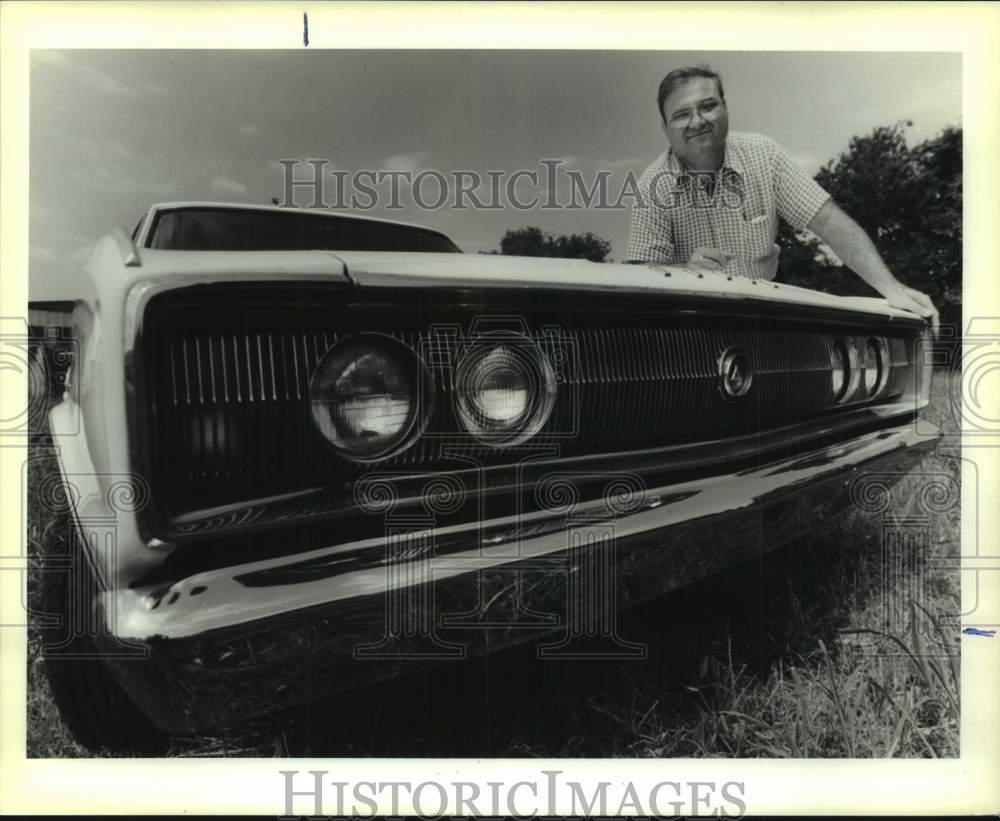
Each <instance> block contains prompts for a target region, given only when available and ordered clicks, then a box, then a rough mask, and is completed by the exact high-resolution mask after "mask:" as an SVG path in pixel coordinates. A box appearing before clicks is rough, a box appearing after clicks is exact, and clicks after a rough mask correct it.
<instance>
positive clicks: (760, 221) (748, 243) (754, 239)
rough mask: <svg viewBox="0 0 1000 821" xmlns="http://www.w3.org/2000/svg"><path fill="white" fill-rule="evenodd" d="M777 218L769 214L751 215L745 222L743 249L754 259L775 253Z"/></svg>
mask: <svg viewBox="0 0 1000 821" xmlns="http://www.w3.org/2000/svg"><path fill="white" fill-rule="evenodd" d="M775 221H776V220H775V218H774V217H773V216H771V215H769V214H761V215H756V216H754V215H751V216H750V217H748V218H746V219H744V221H743V247H744V248H746V250H747V252H748V254H749V256H750V257H751V258H753V259H757V258H760V257H766V256H770V255H771V254H773V253H774V241H775V237H776V235H777V231H776V225H775Z"/></svg>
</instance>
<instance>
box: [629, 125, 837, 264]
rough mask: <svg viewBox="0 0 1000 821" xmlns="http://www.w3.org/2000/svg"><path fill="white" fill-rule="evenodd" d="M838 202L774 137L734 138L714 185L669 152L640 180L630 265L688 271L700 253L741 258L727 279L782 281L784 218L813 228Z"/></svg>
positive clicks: (797, 226)
mask: <svg viewBox="0 0 1000 821" xmlns="http://www.w3.org/2000/svg"><path fill="white" fill-rule="evenodd" d="M829 199H830V195H829V194H828V193H827V192H826V191H824V190H823V189H822V188H821V187H820V186H819V185H818V184H817V183H816V181H815V180H813V179H812V178H811V177H810V176H809V175H808V174H806V172H805V171H803V170H802V168H801V167H800V166H799V164H798V163H796V162H795V160H793V159H792V157H791V155H790V154H789V153H788V152H787V151H786V150H785V149H784V148H782V147H781V146H780V145H778V144H777V143H776V142H775V141H774V140H772V139H771V138H770V137H765V136H763V135H762V134H750V133H745V132H730V133H729V135H728V137H727V138H726V155H725V159H724V160H723V164H722V168H721V170H720V171H719V172H717V173H716V175H715V178H714V185H711V186H709V187H708V188H706V187H705V186H704V177H699V176H695V175H692V174H689V173H688V172H687V171H685V169H684V167H683V166H682V165H681V164H680V161H679V160H678V159H677V157H676V156H675V154H674V152H673V150H667V151H665V152H664V153H663V154H661V155H660V157H659V158H658V159H657V160H656V162H654V163H653V164H652V165H650V166H649V168H647V169H646V170H645V171H644V172H643V173H642V176H641V177H639V183H638V196H637V197H636V201H635V204H634V206H633V208H632V227H631V230H630V232H629V239H628V255H627V258H628V259H629V261H638V262H666V263H676V264H684V263H686V262H687V261H688V259H690V258H691V254H692V253H693V252H694V249H695V248H698V247H701V246H708V247H711V248H719V249H721V250H723V251H726V252H728V253H730V254H732V255H733V258H732V259H730V261H729V262H728V263H727V264H726V266H725V267H724V268H723V269H722V270H723V271H724V272H725V273H728V274H735V275H739V276H745V277H749V278H751V279H774V275H775V273H776V272H777V270H778V253H779V249H778V245H777V244H776V243H775V239H776V238H777V236H778V217H779V216H780V217H781V218H783V219H784V220H785V221H786V222H788V223H789V224H790V225H791V226H792V227H793V228H795V229H797V230H801V229H803V228H805V227H806V226H807V225H808V224H809V223H810V222H811V221H812V218H813V217H814V216H816V213H817V212H818V211H819V209H820V208H822V207H823V205H824V204H825V203H826V202H827V200H829Z"/></svg>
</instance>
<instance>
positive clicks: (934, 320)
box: [882, 282, 941, 337]
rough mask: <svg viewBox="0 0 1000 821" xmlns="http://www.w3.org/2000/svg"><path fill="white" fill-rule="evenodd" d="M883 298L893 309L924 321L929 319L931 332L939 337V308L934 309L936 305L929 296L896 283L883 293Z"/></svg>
mask: <svg viewBox="0 0 1000 821" xmlns="http://www.w3.org/2000/svg"><path fill="white" fill-rule="evenodd" d="M882 296H884V297H885V299H886V302H888V303H889V304H890V305H892V307H893V308H902V309H903V310H904V311H910V312H911V313H914V314H916V315H917V316H922V317H923V318H924V319H929V320H930V321H931V330H932V331H933V332H934V336H935V337H937V335H938V328H939V327H940V325H941V321H940V318H939V317H938V312H937V308H935V307H934V303H933V302H931V298H930V297H929V296H927V294H922V293H920V291H915V290H914V289H913V288H907V287H906V286H905V285H903V283H901V282H894V283H893V284H892V285H890V286H889V287H887V288H886V289H885V290H884V291H883V292H882Z"/></svg>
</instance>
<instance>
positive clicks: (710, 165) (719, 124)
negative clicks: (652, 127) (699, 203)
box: [661, 77, 729, 171]
mask: <svg viewBox="0 0 1000 821" xmlns="http://www.w3.org/2000/svg"><path fill="white" fill-rule="evenodd" d="M662 114H663V123H662V124H661V125H662V127H663V133H664V134H666V136H667V140H668V141H669V142H670V147H671V148H673V149H674V153H675V154H676V155H677V156H678V158H680V159H681V160H683V161H684V164H685V165H687V166H688V167H689V168H691V169H693V170H697V171H709V170H715V169H717V168H718V167H719V164H720V163H721V162H722V156H723V153H724V149H725V145H726V135H727V134H728V133H729V112H728V111H726V104H725V103H724V102H723V101H722V99H721V98H720V97H719V89H718V87H717V86H716V85H715V80H713V79H712V78H711V77H694V78H692V79H690V80H688V81H687V82H685V83H683V84H682V85H680V86H678V87H677V88H675V89H674V90H673V91H672V92H670V94H669V95H668V96H667V98H666V99H665V100H664V101H663V112H662Z"/></svg>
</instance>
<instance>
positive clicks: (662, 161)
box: [639, 148, 671, 182]
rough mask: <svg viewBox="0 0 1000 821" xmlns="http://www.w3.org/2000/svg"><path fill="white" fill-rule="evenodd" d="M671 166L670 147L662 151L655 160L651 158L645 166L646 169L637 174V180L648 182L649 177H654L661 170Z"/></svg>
mask: <svg viewBox="0 0 1000 821" xmlns="http://www.w3.org/2000/svg"><path fill="white" fill-rule="evenodd" d="M670 167H671V157H670V149H669V148H668V149H667V150H666V151H664V152H662V153H661V154H660V156H658V157H657V158H656V159H655V160H653V161H652V162H651V163H650V164H649V165H647V166H646V170H645V171H643V172H642V173H641V174H640V175H639V182H649V180H650V179H652V178H653V177H655V176H656V175H657V174H658V173H660V172H661V171H665V170H667V169H669V168H670Z"/></svg>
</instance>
